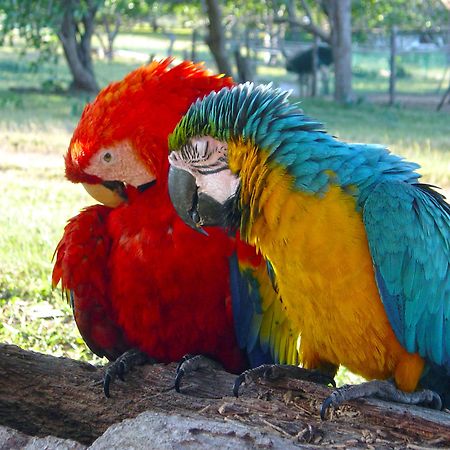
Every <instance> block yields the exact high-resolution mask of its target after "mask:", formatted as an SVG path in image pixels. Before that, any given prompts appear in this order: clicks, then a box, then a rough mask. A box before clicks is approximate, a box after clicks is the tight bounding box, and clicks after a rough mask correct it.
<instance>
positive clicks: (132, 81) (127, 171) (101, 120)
mask: <svg viewBox="0 0 450 450" xmlns="http://www.w3.org/2000/svg"><path fill="white" fill-rule="evenodd" d="M171 62H172V59H171V58H168V59H165V60H163V61H160V62H157V61H153V62H152V63H150V64H149V65H146V66H143V67H140V68H139V69H136V70H134V71H133V72H131V73H130V74H129V75H127V76H126V77H125V78H124V79H123V80H121V81H118V82H115V83H112V84H110V85H109V86H107V87H106V88H104V89H103V90H102V91H101V92H100V93H99V94H98V96H97V97H96V99H95V100H94V101H93V102H92V103H90V104H88V105H87V106H86V108H85V109H84V111H83V114H82V116H81V119H80V121H79V123H78V125H77V127H76V129H75V131H74V133H73V136H72V139H71V142H70V145H69V149H68V151H67V154H66V156H65V164H66V176H67V178H68V179H69V180H70V181H72V182H75V183H77V182H81V183H83V185H84V186H85V188H86V189H87V191H88V192H89V193H90V194H91V195H92V196H93V197H94V198H95V199H96V200H98V201H100V202H102V203H104V204H106V205H107V206H111V207H114V206H117V205H118V204H120V203H121V202H122V201H123V200H124V199H126V196H127V190H128V188H135V189H138V190H140V191H142V190H145V189H146V188H148V187H150V186H152V185H153V184H155V183H160V184H165V183H167V172H168V161H167V153H168V148H167V136H168V135H169V133H170V132H171V131H172V130H173V129H174V127H175V125H176V124H177V122H178V121H179V120H180V118H181V117H182V116H183V114H184V113H185V112H186V111H187V109H188V107H189V105H190V104H191V103H193V102H194V101H195V100H196V99H198V98H200V97H203V96H205V95H207V94H208V93H210V92H211V91H214V90H219V89H221V88H222V87H224V86H230V85H232V80H231V79H230V78H225V77H222V76H218V75H212V74H211V73H210V72H209V71H207V70H205V69H204V68H203V67H202V66H201V65H198V64H194V63H191V62H183V63H181V64H179V65H177V66H175V67H173V68H169V65H170V64H171Z"/></svg>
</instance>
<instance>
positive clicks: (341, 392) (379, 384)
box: [320, 380, 442, 420]
mask: <svg viewBox="0 0 450 450" xmlns="http://www.w3.org/2000/svg"><path fill="white" fill-rule="evenodd" d="M367 397H376V398H380V399H382V400H388V401H392V402H396V403H404V404H407V405H423V406H427V407H429V408H431V409H442V401H441V398H440V397H439V395H438V394H437V393H436V392H434V391H431V390H429V389H423V390H421V391H417V392H404V391H401V390H400V389H397V388H396V387H395V385H394V383H393V382H392V381H382V380H373V381H367V382H365V383H361V384H357V385H345V386H342V387H340V388H338V389H336V390H334V391H333V392H332V394H331V395H330V396H329V397H327V398H326V399H325V400H324V402H323V403H322V408H321V409H320V417H321V419H322V420H325V415H326V413H327V411H328V409H329V407H330V406H333V407H334V408H337V407H339V406H341V405H342V404H343V403H345V402H348V401H349V400H354V399H357V398H367Z"/></svg>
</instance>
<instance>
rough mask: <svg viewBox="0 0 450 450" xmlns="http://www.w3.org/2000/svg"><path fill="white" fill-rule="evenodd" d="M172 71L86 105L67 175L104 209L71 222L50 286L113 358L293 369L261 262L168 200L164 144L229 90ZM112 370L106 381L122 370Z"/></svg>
mask: <svg viewBox="0 0 450 450" xmlns="http://www.w3.org/2000/svg"><path fill="white" fill-rule="evenodd" d="M170 63H171V59H166V60H164V61H161V62H152V63H151V64H149V65H147V66H144V67H141V68H139V69H137V70H135V71H133V72H131V73H130V74H129V75H128V76H126V77H125V78H124V79H123V80H121V81H119V82H115V83H112V84H111V85H109V86H108V87H106V88H105V89H104V90H102V91H101V92H100V93H99V95H98V96H97V98H96V99H95V100H94V101H93V102H92V103H91V104H89V105H87V106H86V108H85V110H84V112H83V114H82V116H81V119H80V122H79V124H78V126H77V128H76V129H75V131H74V134H73V137H72V140H71V142H70V146H69V149H68V152H67V154H66V156H65V163H66V176H67V178H68V179H69V180H70V181H72V182H82V183H83V184H84V186H85V187H86V189H87V190H88V192H90V193H91V195H92V196H93V197H94V198H97V199H100V201H102V202H103V203H105V204H106V205H109V206H104V205H95V206H91V207H89V208H86V209H84V210H83V211H81V212H80V213H79V214H78V215H77V216H76V217H74V218H72V219H71V220H70V221H69V223H68V225H67V226H66V228H65V231H64V236H63V238H62V239H61V241H60V243H59V245H58V247H57V249H56V252H55V253H56V263H55V267H54V270H53V284H54V285H57V284H58V283H59V281H61V285H62V288H63V289H64V290H65V291H67V292H69V293H70V299H71V302H72V307H73V311H74V317H75V321H76V323H77V326H78V328H79V330H80V332H81V335H82V336H83V338H84V340H85V342H86V344H87V345H88V346H89V347H90V349H91V350H92V351H93V352H94V353H96V354H97V355H99V356H106V357H107V358H108V359H109V360H116V359H117V358H118V357H119V356H120V355H121V354H122V353H123V352H125V351H128V350H131V349H138V350H139V352H137V353H136V354H140V355H141V356H142V354H144V355H145V358H148V359H151V360H152V361H158V362H164V363H168V362H172V361H178V360H179V359H180V358H181V357H182V356H183V355H185V354H188V353H189V354H202V355H207V356H209V357H211V358H213V359H215V360H217V361H219V362H220V363H221V364H222V365H223V366H224V368H225V369H226V370H228V371H231V372H234V373H238V372H241V371H242V370H244V369H246V368H248V367H250V366H252V367H254V366H256V365H258V364H261V363H263V362H269V361H278V362H289V363H294V364H295V363H296V362H297V361H298V355H297V335H296V334H295V333H293V332H292V330H291V329H290V327H289V322H288V320H286V317H285V316H284V309H283V306H282V304H281V302H280V301H279V299H278V298H277V295H276V293H275V291H274V290H273V288H272V285H271V282H270V280H269V277H268V275H267V271H266V267H265V263H264V262H263V261H262V259H261V258H260V257H259V256H258V255H256V253H255V251H254V249H253V248H252V247H249V246H247V245H246V244H243V243H241V242H240V241H239V240H236V239H235V238H231V237H229V236H228V235H227V234H226V233H224V232H223V231H221V230H218V229H211V230H208V233H209V235H210V236H209V238H207V237H205V236H203V235H200V234H199V233H197V232H195V231H193V230H191V229H190V228H189V227H188V226H186V225H185V224H184V223H183V221H182V220H181V219H180V218H179V217H178V215H177V214H176V212H175V210H174V209H173V206H172V204H171V202H170V199H169V196H168V192H167V174H168V159H167V154H168V148H167V138H168V135H169V134H170V132H171V131H172V130H173V128H174V127H175V125H176V123H177V122H178V121H179V119H180V118H181V117H182V116H183V114H184V113H185V112H186V111H187V109H188V107H189V105H190V104H191V103H192V102H194V101H195V100H196V99H197V98H199V97H202V96H204V95H206V94H208V93H209V92H211V91H213V90H216V91H217V90H219V89H221V88H222V87H224V86H231V85H232V80H231V79H230V78H224V77H221V76H215V75H212V74H211V73H209V72H208V71H206V70H204V69H203V68H202V67H201V66H199V65H196V64H193V63H189V62H184V63H181V64H179V65H177V66H175V67H173V68H170V67H169V65H170ZM236 254H237V257H236ZM118 361H122V362H121V364H122V366H120V367H118V368H117V367H116V368H115V369H114V371H113V372H111V373H110V374H109V375H107V377H108V376H112V377H114V376H115V375H117V374H118V375H119V376H120V375H121V374H120V372H121V371H123V370H124V369H126V367H125V366H126V365H127V364H128V362H124V361H125V360H120V358H119V359H118ZM138 361H141V360H140V359H139V358H138ZM111 374H112V375H111ZM108 390H109V380H106V378H105V393H106V394H107V395H108Z"/></svg>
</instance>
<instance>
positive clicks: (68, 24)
mask: <svg viewBox="0 0 450 450" xmlns="http://www.w3.org/2000/svg"><path fill="white" fill-rule="evenodd" d="M73 1H74V0H66V2H65V11H64V16H63V20H62V23H61V28H60V30H59V33H58V37H59V40H60V41H61V44H62V46H63V49H64V55H65V57H66V59H67V63H68V65H69V68H70V71H71V73H72V77H73V80H72V86H71V87H72V89H75V90H82V91H87V92H98V90H99V88H98V84H97V81H96V79H95V74H94V69H93V65H92V55H91V39H92V35H93V33H94V18H95V14H96V12H97V7H96V6H94V5H93V2H88V8H87V10H86V11H85V12H84V14H83V16H82V19H81V22H82V28H83V32H81V31H80V27H79V26H78V24H77V23H76V20H75V16H74V3H73Z"/></svg>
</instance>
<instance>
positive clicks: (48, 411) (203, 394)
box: [0, 344, 450, 448]
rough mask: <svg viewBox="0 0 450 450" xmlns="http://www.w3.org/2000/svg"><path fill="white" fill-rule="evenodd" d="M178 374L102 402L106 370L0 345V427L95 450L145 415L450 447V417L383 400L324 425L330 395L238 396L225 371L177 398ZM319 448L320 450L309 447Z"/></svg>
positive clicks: (326, 439) (149, 372)
mask: <svg viewBox="0 0 450 450" xmlns="http://www.w3.org/2000/svg"><path fill="white" fill-rule="evenodd" d="M175 367H176V366H175V364H169V365H162V364H157V365H154V366H143V367H138V368H136V369H135V370H134V371H133V372H132V373H131V374H129V375H127V377H126V382H122V381H116V382H115V383H114V384H113V385H112V389H111V392H112V397H111V398H109V399H106V398H105V397H104V395H103V391H102V385H101V380H102V376H103V369H102V368H97V367H94V366H92V365H89V364H86V363H82V362H78V361H74V360H70V359H66V358H56V357H53V356H49V355H42V354H39V353H34V352H27V351H25V350H22V349H20V348H18V347H16V346H12V345H5V344H0V372H1V374H2V380H3V381H2V383H0V425H5V426H9V427H12V428H15V429H17V430H19V431H22V432H24V433H26V434H28V435H34V436H45V435H53V436H57V437H61V438H66V439H73V440H76V441H78V442H81V443H83V444H90V443H91V442H93V441H94V440H95V439H96V438H97V437H98V436H100V435H101V434H103V432H104V431H105V430H106V429H107V428H108V427H109V426H110V425H112V424H113V423H117V422H119V421H121V420H123V419H125V418H132V417H135V416H137V415H138V414H140V413H141V412H143V411H145V410H151V411H153V412H158V413H161V414H166V415H171V414H181V415H183V416H189V417H191V418H201V419H203V420H225V421H227V420H232V421H237V422H240V423H241V424H242V425H245V426H246V427H248V429H249V430H254V429H259V430H260V431H263V432H265V433H267V434H268V435H269V436H270V435H272V436H274V435H276V436H278V437H282V438H285V439H286V442H289V443H292V442H293V441H294V442H297V443H300V444H302V445H303V446H304V447H303V448H312V447H311V446H312V445H314V446H315V447H314V448H317V445H320V446H321V447H323V448H329V447H330V446H333V447H334V446H337V447H341V448H347V447H349V446H351V447H358V446H364V447H366V446H368V445H372V446H375V447H376V448H391V447H392V446H397V447H407V446H409V444H411V445H415V446H427V447H430V446H435V447H449V446H450V414H448V413H446V412H440V411H431V410H428V409H425V408H419V407H407V406H404V405H397V404H392V403H386V402H381V401H377V400H370V401H369V400H359V401H353V402H351V403H349V404H348V405H346V406H344V407H342V408H340V409H339V410H337V411H334V412H333V413H332V414H331V417H330V418H329V419H328V420H326V421H321V420H320V417H319V409H320V405H321V403H322V401H323V400H324V398H325V397H326V396H327V395H328V394H329V392H330V391H329V389H328V388H327V387H325V386H321V385H316V384H314V383H310V382H306V381H298V380H290V379H280V380H278V381H266V380H260V381H258V383H257V384H253V385H251V386H247V387H245V388H241V396H240V398H238V399H237V398H234V397H231V396H230V393H231V387H232V385H233V382H234V380H235V375H231V374H228V373H226V372H223V371H221V370H210V371H202V372H197V374H196V375H195V376H192V375H191V376H186V377H185V378H184V379H183V382H182V393H181V394H178V393H176V392H175V391H174V389H173V382H174V374H175ZM310 445H311V446H310Z"/></svg>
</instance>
